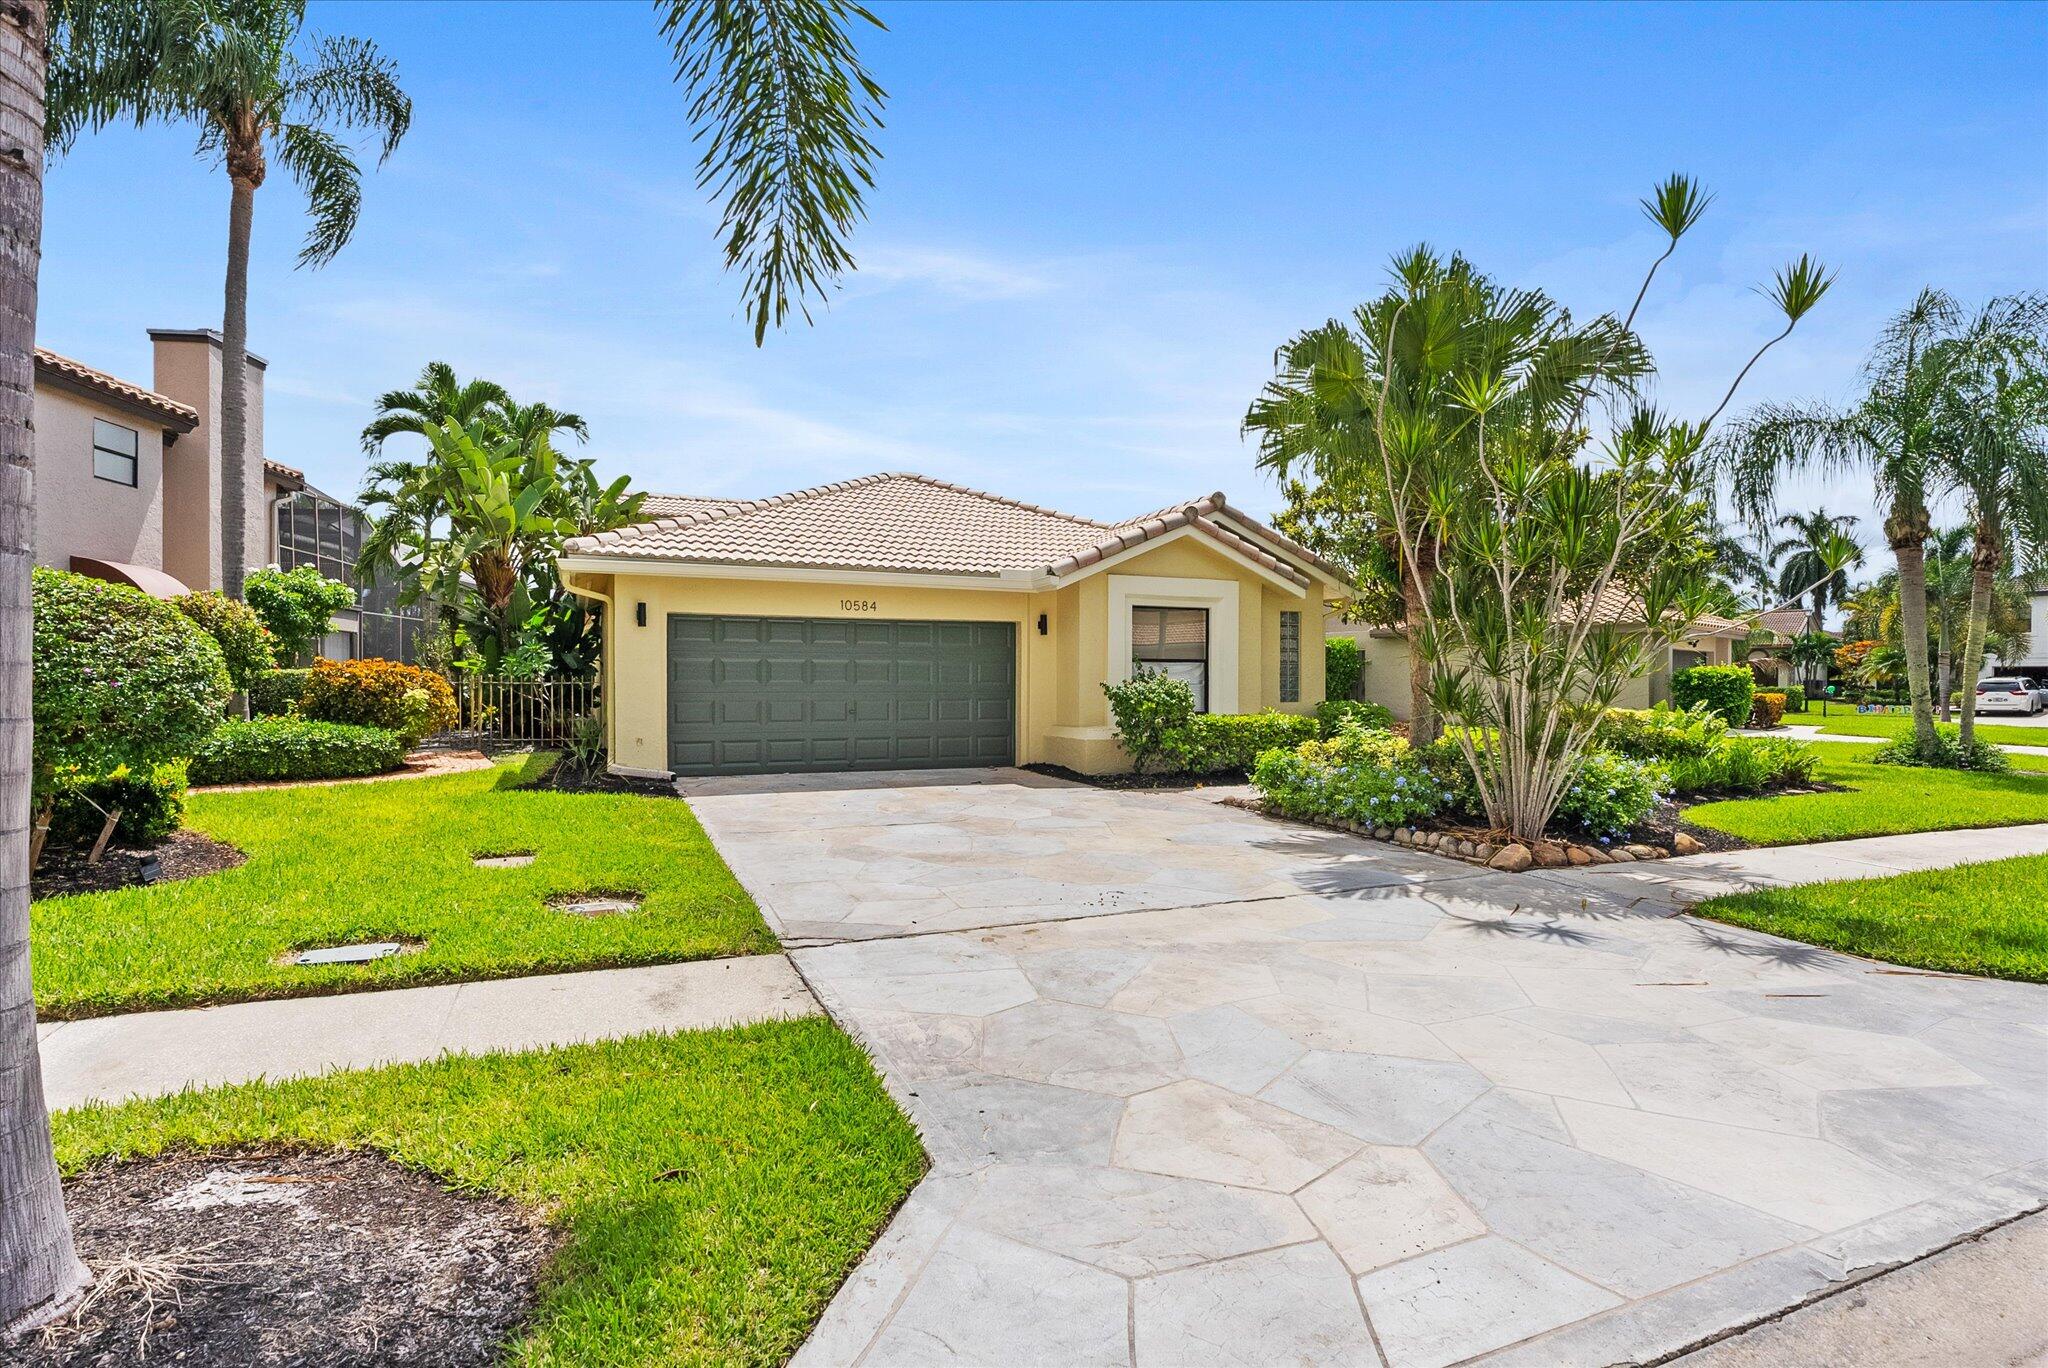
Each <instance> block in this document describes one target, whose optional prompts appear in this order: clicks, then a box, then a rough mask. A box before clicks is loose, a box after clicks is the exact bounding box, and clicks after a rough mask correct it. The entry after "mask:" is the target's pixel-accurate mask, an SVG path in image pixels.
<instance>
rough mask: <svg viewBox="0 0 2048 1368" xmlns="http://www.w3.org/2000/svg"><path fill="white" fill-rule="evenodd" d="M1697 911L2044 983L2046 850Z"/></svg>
mask: <svg viewBox="0 0 2048 1368" xmlns="http://www.w3.org/2000/svg"><path fill="white" fill-rule="evenodd" d="M1694 910H1695V911H1696V912H1697V913H1698V914H1699V915H1700V916H1702V917H1712V918H1714V919H1716V920H1717V921H1724V922H1732V923H1734V924H1735V925H1737V926H1749V927H1754V928H1755V929H1757V930H1759V931H1768V932H1770V933H1772V934H1773V935H1778V936H1787V937H1790V938H1791V939H1793V940H1799V941H1809V942H1811V943H1812V944H1815V945H1826V946H1830V947H1832V948H1834V949H1836V950H1846V951H1849V952H1850V953H1851V954H1857V955H1865V956H1868V957H1869V958H1871V959H1880V960H1888V961H1890V962H1891V963H1893V964H1905V965H1911V966H1913V967H1914V968H1916V969H1943V970H1949V971H1951V972H1954V973H1960V974H1989V975H1992V976H1994V977H1997V978H2009V979H2024V980H2026V981H2028V982H2030V983H2048V855H2026V856H2022V857H2020V858H2019V859H2014V860H1993V861H1991V862H1989V863H1987V864H1974V865H1958V866H1957V867H1956V868H1954V869H1934V870H1927V871H1925V872H1922V873H1918V874H1896V875H1893V876H1891V877H1890V878H1883V879H1854V880H1848V881H1844V882H1840V883H1823V884H1808V885H1806V886H1805V887H1803V888H1774V889H1770V890H1767V891H1765V892H1761V893H1740V894H1736V895H1733V896H1731V897H1726V898H1715V899H1713V900H1711V901H1709V902H1705V903H1702V904H1700V906H1699V907H1697V908H1695V909H1694Z"/></svg>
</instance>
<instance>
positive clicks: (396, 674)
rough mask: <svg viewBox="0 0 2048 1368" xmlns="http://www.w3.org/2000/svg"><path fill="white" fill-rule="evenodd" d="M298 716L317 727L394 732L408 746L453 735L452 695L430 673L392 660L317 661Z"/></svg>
mask: <svg viewBox="0 0 2048 1368" xmlns="http://www.w3.org/2000/svg"><path fill="white" fill-rule="evenodd" d="M299 711H300V712H301V713H303V714H304V715H305V716H307V717H309V718H311V719H313V720H314V721H318V722H346V723H349V724H351V725H353V726H358V727H381V728H383V729H385V730H386V731H390V732H395V733H397V734H398V736H399V737H400V738H402V739H403V740H404V742H405V744H406V745H407V746H412V745H416V744H417V743H418V742H419V740H420V738H421V737H423V736H430V735H432V734H434V733H435V732H444V731H449V730H452V729H453V728H454V726H455V722H456V709H455V691H454V690H453V689H452V688H450V687H449V686H448V681H447V680H445V679H443V678H442V677H441V676H440V675H437V674H435V673H434V672H433V671H432V670H423V669H421V668H420V667H419V666H417V665H403V664H400V663H399V662H398V661H395V660H322V661H320V662H318V663H316V664H315V665H314V666H313V668H312V669H311V670H310V671H308V673H307V676H306V690H305V693H304V694H303V695H302V696H301V697H300V699H299Z"/></svg>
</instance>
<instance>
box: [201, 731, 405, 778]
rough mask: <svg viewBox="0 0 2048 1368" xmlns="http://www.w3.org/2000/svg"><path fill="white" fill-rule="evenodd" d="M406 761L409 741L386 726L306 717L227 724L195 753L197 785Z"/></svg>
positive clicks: (340, 773) (364, 769) (346, 774)
mask: <svg viewBox="0 0 2048 1368" xmlns="http://www.w3.org/2000/svg"><path fill="white" fill-rule="evenodd" d="M404 763H405V741H404V738H402V737H401V736H399V734H398V733H397V732H393V731H386V730H385V729H383V728H382V727H351V726H346V725H343V724H342V723H339V722H313V721H308V720H307V719H305V718H302V717H258V718H255V719H253V720H251V721H248V722H224V723H222V724H221V727H220V730H218V731H216V732H215V733H214V734H213V735H212V736H210V737H208V738H207V739H206V743H205V744H204V745H202V746H201V747H200V748H199V751H198V753H197V754H196V755H194V756H193V757H192V763H191V767H190V771H189V773H190V775H191V779H192V782H193V783H195V784H246V783H252V782H254V781H257V780H262V779H348V778H354V777H356V776H358V775H364V774H383V773H385V772H386V771H387V770H394V769H397V768H398V767H399V766H400V765H402V764H404Z"/></svg>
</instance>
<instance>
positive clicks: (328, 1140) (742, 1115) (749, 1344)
mask: <svg viewBox="0 0 2048 1368" xmlns="http://www.w3.org/2000/svg"><path fill="white" fill-rule="evenodd" d="M380 787H381V786H380ZM668 806H671V807H673V806H676V805H675V804H668ZM55 1130H56V1137H57V1153H58V1162H59V1163H60V1164H61V1165H62V1166H63V1168H64V1169H65V1171H66V1172H67V1173H75V1172H77V1171H78V1170H80V1169H82V1168H84V1167H86V1166H87V1165H89V1164H91V1163H93V1162H95V1161H97V1160H101V1159H120V1158H127V1157H131V1156H142V1155H152V1154H156V1153H159V1152H162V1151H166V1150H192V1149H202V1148H213V1147H221V1146H270V1147H277V1146H292V1145H317V1146H330V1147H340V1148H363V1149H374V1150H377V1151H380V1152H382V1153H385V1154H388V1155H390V1156H391V1157H392V1158H393V1159H395V1160H397V1161H398V1162H400V1163H402V1164H406V1165H409V1166H412V1167H415V1168H418V1169H422V1170H424V1171H426V1172H429V1173H432V1174H433V1175H435V1176H436V1177H438V1178H440V1179H441V1180H442V1181H444V1182H446V1183H447V1184H449V1185H450V1186H451V1187H453V1188H457V1189H471V1190H478V1191H488V1192H494V1193H499V1194H502V1195H504V1196H506V1197H509V1198H512V1199H513V1200H515V1201H519V1202H524V1203H527V1204H529V1205H532V1206H534V1207H538V1208H540V1209H542V1210H545V1211H547V1212H548V1213H550V1216H551V1218H552V1219H553V1221H554V1223H555V1224H556V1225H557V1226H558V1227H559V1228H560V1230H561V1231H562V1232H563V1234H564V1237H565V1243H564V1246H563V1248H562V1250H561V1253H560V1254H559V1255H558V1257H557V1260H556V1263H555V1266H554V1268H553V1270H552V1272H551V1274H550V1276H549V1277H548V1278H547V1279H546V1280H545V1281H544V1283H543V1287H542V1293H541V1301H540V1304H539V1306H538V1308H537V1310H536V1313H535V1317H534V1320H533V1322H532V1323H531V1324H530V1326H529V1327H528V1328H527V1331H526V1335H525V1338H524V1339H523V1340H522V1341H521V1342H520V1344H519V1345H518V1347H517V1348H516V1350H515V1352H514V1353H513V1355H512V1360H513V1362H515V1363H520V1364H526V1365H544V1364H545V1365H556V1364H559V1365H578V1368H581V1366H582V1365H592V1364H605V1365H649V1368H653V1366H654V1365H664V1366H665V1365H672V1364H702V1365H726V1364H776V1363H781V1362H782V1361H783V1360H785V1359H786V1358H787V1357H788V1356H789V1355H790V1354H791V1353H792V1352H793V1351H794V1350H795V1349H796V1347H797V1346H798V1345H799V1344H800V1343H802V1341H803V1339H804V1336H805V1335H806V1334H807V1333H808V1332H809V1330H810V1327H811V1325H812V1323H813V1322H814V1321H815V1320H816V1319H817V1316H818V1314H819V1313H820V1312H821V1311H822V1310H823V1309H824V1306H825V1303H826V1302H827V1301H828V1300H830V1298H831V1296H832V1293H833V1291H834V1290H835V1289H836V1288H837V1287H838V1285H839V1283H840V1281H841V1280H842V1279H843V1278H844V1277H845V1275H846V1273H847V1272H848V1270H850V1269H851V1268H852V1267H853V1265H854V1263H855V1262H856V1261H857V1260H858V1259H859V1258H860V1256H861V1254H862V1253H863V1252H864V1251H865V1250H866V1249H867V1247H868V1245H869V1243H870V1242H871V1241H872V1240H873V1239H874V1237H875V1235H876V1233H877V1232H878V1231H879V1230H880V1229H881V1227H882V1226H883V1224H884V1223H885V1222H886V1221H887V1220H888V1218H889V1215H890V1213H891V1212H892V1211H894V1210H895V1208H896V1205H897V1204H898V1203H899V1202H900V1201H901V1200H902V1199H903V1197H904V1195H905V1194H906V1193H908V1192H909V1190H910V1188H911V1186H912V1184H914V1183H915V1182H916V1181H917V1178H918V1176H919V1174H920V1173H922V1172H923V1169H924V1155H923V1151H922V1150H921V1149H920V1147H919V1145H918V1141H917V1136H916V1134H915V1133H914V1132H913V1131H912V1130H911V1127H910V1124H909V1123H908V1122H907V1121H905V1120H904V1119H903V1115H902V1113H901V1112H899V1111H897V1109H896V1106H895V1104H894V1103H893V1102H891V1101H890V1099H889V1096H888V1094H887V1093H886V1092H884V1091H883V1089H882V1085H881V1083H880V1081H879V1080H878V1079H877V1078H876V1077H875V1073H874V1070H873V1068H872V1067H871V1066H870V1065H869V1063H868V1060H867V1057H866V1056H865V1055H864V1054H862V1053H861V1051H860V1048H859V1047H858V1046H857V1045H855V1044H854V1043H853V1041H851V1040H850V1039H848V1038H847V1036H846V1035H845V1034H844V1033H843V1032H841V1031H840V1030H839V1029H838V1028H837V1027H836V1026H834V1025H832V1023H831V1022H830V1021H828V1020H826V1019H824V1018H822V1017H815V1018H810V1019H807V1020H802V1021H789V1022H772V1023H768V1024H765V1025H759V1026H743V1027H736V1028H733V1029H731V1030H724V1031H696V1032H690V1033H687V1034H683V1035H672V1036H643V1037H640V1038H638V1039H635V1040H627V1041H614V1042H608V1043H604V1044H597V1045H578V1046H571V1047H568V1048H564V1049H558V1050H548V1051H542V1052H538V1053H532V1054H519V1055H495V1056H486V1057H482V1058H467V1057H465V1058H450V1059H445V1060H440V1061H437V1062H435V1063H432V1064H420V1065H404V1066H399V1067H394V1068H385V1069H376V1070H368V1071H361V1072H353V1073H340V1074H331V1075H328V1076H327V1077H324V1078H317V1079H307V1080H303V1081H298V1082H290V1083H280V1084H264V1083H252V1084H244V1085H241V1086H238V1087H231V1088H220V1089H213V1090H210V1091H206V1092H199V1093H185V1094H181V1095H179V1096H176V1097H171V1098H164V1099H155V1100H147V1101H140V1102H129V1103H123V1104H121V1105H119V1106H115V1107H91V1108H83V1109H80V1110H77V1111H70V1112H63V1113H60V1114H59V1115H58V1116H57V1118H56V1121H55Z"/></svg>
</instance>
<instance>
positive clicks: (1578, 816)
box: [1557, 750, 1670, 842]
mask: <svg viewBox="0 0 2048 1368" xmlns="http://www.w3.org/2000/svg"><path fill="white" fill-rule="evenodd" d="M1669 783H1670V780H1669V778H1668V777H1667V775H1666V774H1665V771H1664V767H1663V766H1662V765H1660V764H1658V763H1657V762H1656V761H1654V760H1631V759H1630V758H1629V757H1627V756H1625V755H1616V754H1615V753H1614V752H1613V751H1600V750H1595V751H1588V752H1586V754H1585V757H1584V758H1583V759H1581V760H1580V761H1579V768H1578V770H1577V771H1576V772H1575V773H1574V774H1573V775H1572V781H1571V783H1570V784H1568V785H1566V786H1565V791H1564V796H1563V797H1562V798H1560V799H1558V803H1557V820H1558V821H1560V822H1561V823H1563V824H1565V825H1567V826H1571V827H1576V828H1577V829H1578V830H1580V831H1583V832H1585V833H1586V834H1587V835H1589V836H1596V837H1598V838H1599V839H1600V840H1601V841H1602V842H1608V841H1618V840H1621V839H1622V838H1623V837H1624V836H1626V835H1628V833H1629V832H1630V831H1631V830H1633V829H1634V828H1635V826H1636V825H1637V824H1638V823H1640V822H1641V821H1642V820H1643V819H1644V818H1645V817H1648V816H1649V815H1650V809H1651V808H1654V807H1655V806H1657V800H1658V799H1659V798H1660V797H1662V796H1663V794H1664V790H1665V788H1666V787H1667V786H1668V784H1669Z"/></svg>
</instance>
